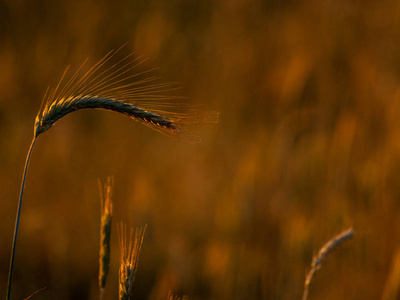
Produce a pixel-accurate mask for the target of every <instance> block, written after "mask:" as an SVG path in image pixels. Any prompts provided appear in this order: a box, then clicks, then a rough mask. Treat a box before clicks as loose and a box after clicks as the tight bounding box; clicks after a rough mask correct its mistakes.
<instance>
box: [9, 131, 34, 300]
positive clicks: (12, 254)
mask: <svg viewBox="0 0 400 300" xmlns="http://www.w3.org/2000/svg"><path fill="white" fill-rule="evenodd" d="M35 142H36V136H35V137H34V138H33V140H32V143H31V146H30V147H29V150H28V155H27V156H26V161H25V168H24V173H23V175H22V183H21V191H20V193H19V201H18V208H17V215H16V217H15V226H14V237H13V243H12V247H11V258H10V269H9V271H8V285H7V300H9V299H10V293H11V283H12V276H13V270H14V258H15V247H16V245H17V236H18V227H19V219H20V215H21V205H22V196H23V194H24V189H25V180H26V174H27V172H28V166H29V161H30V159H31V153H32V149H33V146H34V145H35Z"/></svg>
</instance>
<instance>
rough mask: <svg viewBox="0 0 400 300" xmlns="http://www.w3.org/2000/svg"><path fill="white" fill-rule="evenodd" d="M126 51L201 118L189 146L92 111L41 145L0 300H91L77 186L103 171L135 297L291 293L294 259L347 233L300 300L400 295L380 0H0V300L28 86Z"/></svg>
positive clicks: (28, 113)
mask: <svg viewBox="0 0 400 300" xmlns="http://www.w3.org/2000/svg"><path fill="white" fill-rule="evenodd" d="M126 42H127V46H126V47H127V48H128V49H129V51H135V53H137V54H138V55H143V56H145V57H149V61H148V64H149V66H153V67H159V70H158V71H157V73H158V74H159V75H160V76H162V77H163V79H164V80H165V81H167V82H168V81H178V82H180V84H181V85H182V86H183V89H182V91H181V93H182V94H183V95H185V96H187V97H188V100H187V101H188V102H189V103H193V104H204V105H205V108H207V109H210V110H216V111H219V112H220V113H221V114H220V121H219V123H218V124H216V125H210V126H204V127H201V128H199V130H200V135H201V136H202V140H203V141H202V143H201V144H199V145H194V146H193V145H187V144H185V143H182V142H179V141H175V140H173V139H170V138H168V137H166V136H163V135H161V134H159V133H157V132H155V131H152V130H150V129H148V128H146V127H145V126H142V125H141V124H138V123H136V122H133V121H132V120H130V119H128V118H126V117H121V116H119V115H117V114H113V113H109V112H101V111H80V112H77V113H74V114H71V115H68V116H67V117H65V118H63V119H62V120H61V121H60V122H58V123H57V124H56V126H54V127H53V128H51V130H49V131H48V132H46V133H45V134H43V135H41V136H40V138H39V139H38V141H37V143H36V146H35V149H34V151H33V154H32V160H31V165H30V169H29V172H28V178H27V185H26V191H25V195H24V203H23V207H22V220H21V225H20V233H19V239H18V246H17V253H16V266H15V267H16V269H15V273H14V283H13V292H12V298H13V299H24V298H26V297H28V296H29V295H30V294H32V293H33V292H34V291H36V290H38V289H40V288H42V287H47V288H46V290H44V291H42V292H40V293H39V294H37V295H35V297H34V299H61V300H63V299H98V297H99V292H98V287H97V276H98V243H99V233H98V226H99V219H100V216H99V214H100V204H99V195H98V189H97V180H98V179H99V178H100V179H101V178H105V177H107V176H109V175H113V176H114V181H115V187H114V221H115V222H121V221H122V222H125V223H126V224H127V225H128V226H132V227H140V226H144V225H145V224H147V225H148V227H147V231H146V236H145V239H144V244H143V248H142V253H141V257H140V261H139V270H138V272H137V275H136V281H135V292H134V294H135V297H136V299H151V300H158V299H166V297H167V294H168V291H169V290H172V291H173V292H174V293H175V294H179V295H183V294H187V295H189V299H193V300H197V299H199V300H200V299H221V300H224V299H230V300H231V299H300V298H301V295H302V291H303V284H304V279H305V275H306V271H307V270H309V266H310V262H311V259H312V256H313V255H314V254H315V253H316V252H317V251H318V249H319V247H321V246H322V245H323V244H324V243H325V242H326V241H327V240H329V239H330V238H331V237H333V236H334V235H336V234H337V233H339V232H340V231H342V230H343V229H346V228H347V227H349V226H353V227H354V229H355V231H356V236H355V238H354V239H352V240H351V241H349V242H346V244H344V245H342V246H341V247H340V248H338V249H337V250H335V252H334V253H332V255H331V256H330V257H328V260H327V261H326V262H325V263H324V265H323V266H322V269H321V270H320V272H318V273H317V274H316V277H315V280H314V282H313V284H312V286H311V289H310V294H309V299H363V300H367V299H400V295H399V294H398V292H397V291H398V286H399V284H400V278H399V276H398V275H396V274H399V272H400V270H399V269H400V264H399V261H400V89H399V87H400V85H399V82H400V4H399V3H398V1H394V0H383V1H344V0H338V1H332V0H323V1H310V0H304V1H295V0H281V1H278V0H268V1H262V0H250V1H244V0H216V1H210V0H205V1H185V0H171V1H160V0H149V1H129V0H115V1H105V0H96V1H94V0H82V1H65V0H64V1H51V0H42V1H39V0H31V1H23V0H0V66H1V72H0V140H1V147H0V151H1V154H0V184H1V188H0V199H1V201H2V206H1V207H2V208H1V210H0V226H1V228H2V230H1V231H0V243H1V247H0V265H1V268H0V291H1V293H3V294H5V290H6V285H7V272H8V264H9V257H10V249H11V241H12V233H13V227H14V217H15V211H16V207H17V200H18V195H19V187H20V181H21V176H22V170H23V166H24V162H25V156H26V152H27V150H28V146H29V143H30V141H31V138H32V134H33V123H34V119H35V116H36V113H37V111H38V110H39V108H40V104H41V101H42V98H43V95H44V93H45V91H46V87H47V86H49V85H54V84H56V83H57V81H58V79H59V78H60V76H61V74H62V72H63V70H64V68H65V67H66V66H67V65H68V64H71V66H72V69H76V68H77V67H78V66H79V65H80V64H81V63H82V62H83V61H84V60H85V59H86V58H87V57H90V58H91V62H92V63H94V62H96V61H97V60H98V59H99V58H101V57H103V56H104V55H105V54H106V53H107V52H108V51H109V50H111V49H116V48H119V47H120V46H121V45H122V44H124V43H126ZM114 225H115V223H114ZM112 244H113V245H112V247H113V248H112V251H113V253H112V261H111V274H110V278H109V280H108V283H107V291H106V299H116V298H117V295H118V284H117V281H118V279H117V271H118V260H119V257H118V256H119V250H118V243H117V232H116V226H114V227H113V237H112ZM396 261H397V263H396ZM391 274H392V275H391Z"/></svg>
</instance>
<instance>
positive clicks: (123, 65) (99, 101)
mask: <svg viewBox="0 0 400 300" xmlns="http://www.w3.org/2000/svg"><path fill="white" fill-rule="evenodd" d="M119 51H120V49H118V50H117V51H110V52H109V53H108V54H107V55H106V56H104V57H103V58H102V59H101V60H100V61H99V62H98V63H97V64H95V65H94V66H93V67H92V68H91V69H89V71H88V72H86V73H85V74H80V71H81V69H82V68H83V66H84V65H85V63H86V61H85V63H84V64H83V65H82V66H81V67H80V68H79V69H78V70H77V71H76V72H75V74H73V75H72V76H71V77H70V79H69V80H66V79H65V78H66V77H67V73H68V72H67V71H68V68H67V69H66V70H65V72H64V74H63V76H62V77H61V80H60V82H59V83H58V85H57V86H56V87H55V88H53V89H52V90H51V91H50V92H49V93H47V92H46V94H45V97H44V99H43V104H42V108H41V109H40V111H39V113H38V114H37V117H36V121H35V128H34V136H35V138H36V137H37V136H38V135H40V134H41V133H43V132H45V131H46V130H48V129H50V127H52V126H53V125H54V123H55V122H57V121H58V120H59V119H61V118H62V117H64V116H65V115H67V114H69V113H71V112H74V111H77V110H80V109H87V108H92V109H103V110H109V111H114V112H117V113H121V114H123V115H126V116H128V117H130V118H132V119H134V120H136V121H138V122H140V123H143V124H144V125H146V126H149V127H151V128H152V129H155V130H157V131H160V132H162V133H164V134H166V135H169V136H173V137H176V138H179V139H183V140H185V141H187V142H190V143H197V142H199V141H200V139H199V137H198V136H197V135H195V134H194V133H192V132H191V131H190V130H189V128H188V127H190V125H195V124H204V123H205V124H207V123H216V122H217V121H218V113H217V112H212V111H211V112H210V111H203V110H201V109H199V108H198V107H195V106H191V105H187V104H183V103H178V102H177V100H180V99H181V97H177V96H166V95H165V93H169V92H170V91H173V90H175V89H177V84H176V83H159V82H158V81H159V79H160V78H159V77H157V76H154V75H151V73H152V72H153V71H154V69H149V70H146V71H142V72H138V71H136V69H137V67H138V66H139V65H141V64H142V63H143V62H144V61H145V59H141V58H140V57H139V58H136V59H131V56H132V54H130V55H128V56H126V57H125V58H123V59H121V60H119V61H118V60H117V61H116V62H113V60H116V58H115V54H116V53H118V52H119ZM106 65H111V66H110V67H106ZM134 71H136V72H137V73H134ZM132 73H133V74H132ZM64 81H66V82H65V83H64ZM165 101H169V102H171V103H166V102H165Z"/></svg>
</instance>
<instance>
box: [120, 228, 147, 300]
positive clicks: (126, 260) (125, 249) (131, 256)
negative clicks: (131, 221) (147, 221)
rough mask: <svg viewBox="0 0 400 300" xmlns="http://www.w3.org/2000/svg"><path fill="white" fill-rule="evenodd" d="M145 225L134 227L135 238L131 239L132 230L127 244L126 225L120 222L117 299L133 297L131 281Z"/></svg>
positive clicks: (134, 273)
mask: <svg viewBox="0 0 400 300" xmlns="http://www.w3.org/2000/svg"><path fill="white" fill-rule="evenodd" d="M145 231H146V226H145V227H144V228H143V229H136V234H135V240H134V241H133V240H132V234H133V231H132V230H131V234H130V237H129V244H128V243H127V239H126V227H124V226H123V225H122V224H121V226H120V227H119V230H118V235H119V246H120V252H121V258H120V267H119V300H132V299H133V282H134V281H135V275H136V271H137V268H138V263H139V254H140V249H141V248H142V243H143V237H144V233H145Z"/></svg>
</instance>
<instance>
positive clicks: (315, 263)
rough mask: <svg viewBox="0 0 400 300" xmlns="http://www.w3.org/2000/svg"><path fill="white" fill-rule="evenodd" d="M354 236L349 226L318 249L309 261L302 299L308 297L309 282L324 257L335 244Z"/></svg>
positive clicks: (337, 244) (304, 299) (305, 299)
mask: <svg viewBox="0 0 400 300" xmlns="http://www.w3.org/2000/svg"><path fill="white" fill-rule="evenodd" d="M353 236H354V230H353V228H349V229H347V230H345V231H343V232H342V233H340V234H338V235H337V236H335V237H333V238H332V239H330V240H329V241H328V242H326V243H325V245H324V246H322V248H321V249H319V251H318V253H317V255H315V256H314V257H313V260H312V263H311V270H310V271H309V272H308V274H307V277H306V280H305V283H304V291H303V297H302V300H307V297H308V290H309V287H310V284H311V281H312V279H313V277H314V275H315V273H317V271H318V270H319V269H320V268H321V265H322V263H323V262H324V261H325V259H326V257H327V256H328V255H329V253H331V252H332V251H333V249H335V248H336V247H337V246H339V245H340V244H342V243H343V242H345V241H347V240H349V239H351V238H352V237H353Z"/></svg>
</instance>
